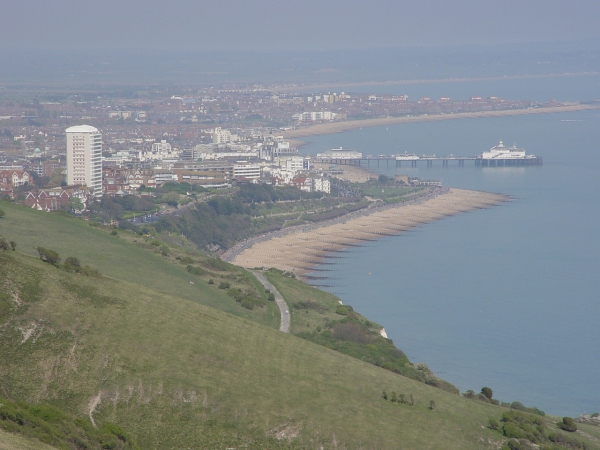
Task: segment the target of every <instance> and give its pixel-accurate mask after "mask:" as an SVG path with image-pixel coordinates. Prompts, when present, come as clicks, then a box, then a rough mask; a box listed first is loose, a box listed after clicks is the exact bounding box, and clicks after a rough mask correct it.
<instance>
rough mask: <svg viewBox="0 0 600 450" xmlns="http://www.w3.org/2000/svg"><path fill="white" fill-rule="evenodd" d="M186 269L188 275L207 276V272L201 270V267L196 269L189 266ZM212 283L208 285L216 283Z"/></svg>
mask: <svg viewBox="0 0 600 450" xmlns="http://www.w3.org/2000/svg"><path fill="white" fill-rule="evenodd" d="M185 269H186V270H187V271H188V273H191V274H192V275H206V271H205V270H203V269H201V268H200V267H194V266H190V265H188V266H187V267H186V268H185ZM211 281H212V280H209V282H208V284H213V283H214V281H213V282H212V283H211ZM220 289H223V288H220Z"/></svg>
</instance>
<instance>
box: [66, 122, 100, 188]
mask: <svg viewBox="0 0 600 450" xmlns="http://www.w3.org/2000/svg"><path fill="white" fill-rule="evenodd" d="M65 133H66V135H67V184H68V185H70V186H73V185H86V186H87V187H88V189H89V190H90V191H91V193H92V195H93V196H94V197H95V198H100V197H102V135H101V134H100V132H99V131H98V129H97V128H94V127H92V126H89V125H78V126H75V127H71V128H67V130H66V131H65Z"/></svg>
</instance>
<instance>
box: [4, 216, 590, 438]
mask: <svg viewBox="0 0 600 450" xmlns="http://www.w3.org/2000/svg"><path fill="white" fill-rule="evenodd" d="M3 209H5V210H6V211H7V215H6V217H5V218H3V219H0V234H2V235H4V236H5V237H7V238H8V239H10V240H15V241H16V242H17V243H18V247H17V252H11V251H5V252H2V251H0V393H1V395H2V396H4V397H6V398H9V399H11V400H23V401H27V402H28V403H31V404H37V403H40V402H48V403H50V404H52V405H54V406H57V407H59V408H61V409H62V410H64V411H67V412H68V413H70V414H73V415H75V416H77V417H81V418H85V419H86V420H90V422H91V421H93V422H94V423H96V424H97V425H98V426H102V425H103V424H105V423H106V422H113V423H117V424H119V425H120V426H121V427H123V428H124V429H125V430H126V431H127V432H128V433H129V434H130V435H131V436H132V437H133V438H134V439H135V441H136V442H137V443H138V445H139V447H140V448H143V449H172V448H175V449H205V448H218V449H224V448H248V449H259V448H270V449H284V448H285V449H296V448H311V449H315V448H323V449H342V448H345V449H390V448H407V449H449V450H453V449H457V450H458V449H461V450H465V449H466V450H469V449H486V448H489V449H498V448H500V447H501V445H502V442H503V441H504V440H505V439H504V438H503V436H502V435H501V434H499V433H498V432H496V431H493V430H491V429H489V428H488V427H487V424H488V420H489V418H492V417H493V418H495V419H496V420H499V419H500V417H501V415H502V413H503V412H504V411H506V409H505V408H502V407H499V406H493V405H490V404H486V403H483V402H479V401H476V400H470V399H465V398H463V397H461V396H458V395H455V394H451V393H449V392H445V391H443V390H440V389H437V388H434V387H431V386H428V385H427V384H425V383H422V382H419V381H415V380H412V379H409V378H406V377H403V376H400V375H397V374H395V373H393V372H390V371H389V370H384V369H382V368H380V367H376V366H374V365H372V364H368V363H367V362H363V361H361V360H359V359H356V358H353V357H350V356H347V355H344V354H341V353H339V352H336V351H333V350H330V349H328V348H325V347H323V346H319V345H316V344H314V343H312V342H309V341H307V340H303V339H300V338H299V337H297V336H294V335H292V334H284V333H281V332H279V331H277V330H276V329H274V328H273V327H272V326H264V325H261V324H260V323H257V321H256V320H248V319H247V318H245V317H244V314H237V315H233V314H228V313H226V312H224V311H223V310H226V308H221V309H215V308H212V307H209V306H207V305H210V304H211V302H216V300H215V299H214V298H213V296H214V297H215V298H220V299H222V300H219V301H223V302H225V301H229V302H231V306H232V307H239V305H237V304H235V302H234V301H233V300H232V299H230V298H229V297H228V296H227V295H226V294H223V292H221V290H219V289H218V288H215V287H214V285H208V284H206V285H205V286H202V289H200V288H198V285H199V284H200V282H197V283H195V285H190V286H191V287H192V288H194V287H195V289H198V290H197V291H194V290H191V291H185V292H188V294H189V292H197V293H202V295H205V296H206V297H207V298H206V300H203V303H205V304H201V303H200V302H199V301H198V300H197V299H196V298H195V296H194V295H189V297H188V298H183V296H176V295H169V294H168V293H165V291H168V289H164V286H161V287H162V290H160V291H159V290H158V289H151V288H152V287H154V286H156V285H160V282H159V281H160V280H162V281H164V282H165V283H169V282H171V284H170V285H169V286H178V284H177V283H173V282H172V280H170V278H172V277H173V278H176V277H178V278H176V279H177V280H185V283H184V284H185V285H186V287H187V285H189V279H186V278H185V277H186V276H188V277H189V273H187V272H186V271H185V266H184V265H183V264H180V265H179V266H178V265H177V264H176V263H174V261H173V259H172V258H173V257H174V255H170V256H169V257H168V258H166V257H163V256H160V255H157V254H155V253H154V252H153V251H152V250H148V249H146V248H145V247H137V246H136V245H135V244H134V243H129V242H126V239H124V237H123V236H111V235H110V234H109V233H108V232H106V231H102V230H96V229H93V228H92V227H89V226H88V225H86V224H84V223H76V221H70V220H65V219H64V218H62V217H58V218H57V217H56V216H54V215H52V214H45V213H36V212H33V211H26V212H23V211H22V210H18V208H17V207H14V206H13V205H9V207H6V208H4V206H3ZM11 216H12V217H11ZM28 220H30V221H31V220H35V221H36V222H35V224H34V225H30V224H29V223H28V222H27V221H28ZM19 224H20V226H21V227H23V228H24V230H17V228H18V225H19ZM27 227H29V229H33V230H34V231H35V232H36V233H37V234H36V236H35V237H31V236H28V232H27V231H26V229H27ZM61 230H65V231H66V234H63V233H61V232H60V231H61ZM69 235H70V236H69ZM51 238H54V239H56V241H52V240H51ZM133 238H134V237H133V236H131V237H130V239H133ZM128 239H129V238H128ZM23 242H29V243H28V244H27V245H23ZM70 243H72V245H74V246H76V247H71V244H70ZM34 245H43V246H47V247H49V248H54V249H56V250H57V251H59V253H61V255H63V256H66V255H75V256H78V257H80V258H81V259H82V262H84V263H86V264H90V265H92V266H93V267H96V268H98V269H99V270H100V271H101V272H102V273H104V274H107V275H109V277H102V278H92V277H86V276H83V275H78V274H75V273H69V272H67V271H65V270H64V269H60V268H57V267H55V266H52V265H50V264H48V263H44V262H42V261H41V260H40V259H39V258H37V255H35V251H31V248H32V247H33V246H34ZM24 246H25V247H27V246H28V249H27V253H28V254H22V253H20V250H23V247H24ZM102 251H104V252H106V254H105V258H106V261H105V262H104V263H102V264H94V260H93V259H92V258H90V257H89V256H88V257H87V258H86V257H85V255H86V252H92V253H93V252H98V253H100V252H102ZM177 251H179V250H177ZM128 252H131V253H132V254H133V255H141V256H143V257H144V258H147V259H148V260H150V261H151V263H148V264H147V265H142V266H141V267H142V268H143V270H147V273H146V276H147V277H149V278H151V277H155V278H156V279H153V280H146V278H145V277H144V276H143V274H142V273H136V272H135V271H133V270H131V271H129V272H126V273H127V274H128V275H127V276H125V275H123V274H122V273H121V272H120V269H119V268H118V266H123V265H126V263H127V262H128V261H131V260H132V259H131V258H132V256H130V255H127V253H128ZM181 254H183V253H181ZM110 255H113V258H123V260H116V261H115V260H113V263H112V266H113V267H112V268H111V263H110ZM128 258H129V259H128ZM162 268H165V270H167V273H166V274H161V273H160V272H161V269H162ZM123 270H126V269H123ZM115 274H116V275H118V276H115ZM170 274H173V275H170ZM244 274H245V272H235V273H234V272H229V273H228V275H227V276H231V275H234V276H235V277H243V276H245V275H244ZM128 277H131V278H130V279H129V278H128ZM269 277H270V279H271V281H272V282H273V284H275V285H276V286H277V287H278V288H279V287H281V289H282V294H284V296H286V297H287V299H288V301H290V302H291V303H292V304H293V303H294V302H299V301H303V300H304V299H308V300H310V301H313V302H315V303H318V304H322V305H323V308H325V309H326V310H323V314H324V315H331V317H335V316H334V315H339V314H337V313H336V312H335V309H333V308H334V307H335V308H337V306H336V302H337V300H336V298H335V297H334V296H331V295H330V294H326V293H323V292H320V291H316V290H314V289H312V288H310V287H308V286H306V285H303V284H300V283H299V282H297V281H295V280H290V279H284V277H273V278H271V275H270V274H269ZM199 278H200V279H201V280H204V278H206V275H202V276H201V277H199ZM195 279H196V280H197V278H195ZM224 279H225V278H224ZM146 281H147V282H146ZM233 281H234V280H233V279H232V282H233ZM201 282H202V283H204V281H201ZM240 282H241V281H240ZM252 283H254V282H252ZM257 288H258V287H257ZM173 290H175V289H173ZM198 295H200V294H198ZM270 303H273V302H270ZM319 310H320V308H319ZM299 311H301V310H299V309H298V308H296V309H294V310H292V321H293V322H298V323H299V324H300V325H298V328H296V331H300V332H301V331H302V330H304V329H311V330H312V329H314V325H313V322H314V323H317V320H318V319H319V318H320V317H321V314H320V313H319V312H318V311H317V310H315V311H317V312H315V314H317V315H315V316H314V317H313V315H312V313H313V311H312V310H311V311H309V314H306V313H305V312H299ZM249 312H250V313H251V312H252V311H249ZM301 314H304V316H303V318H304V319H306V317H305V316H309V318H308V319H307V320H305V323H307V324H308V325H302V324H301V323H302V320H300V317H299V316H301ZM321 320H322V319H321ZM383 391H386V392H387V393H388V394H391V393H392V392H396V393H397V394H400V393H402V394H404V395H405V396H407V397H408V396H410V395H412V396H413V398H414V399H415V404H414V406H409V405H406V404H399V403H392V402H391V401H386V400H384V399H383V398H382V392H383ZM432 400H433V401H434V402H435V409H434V410H431V409H430V408H429V406H430V402H431V401H432ZM546 420H548V422H549V423H550V424H552V423H553V421H555V419H554V418H546ZM589 435H591V437H590V438H587V442H588V445H589V447H588V448H600V447H599V446H598V445H597V444H596V443H595V441H594V434H593V433H592V432H589ZM4 436H5V434H3V433H0V448H2V446H6V447H7V448H9V449H10V450H13V449H14V450H22V449H27V448H31V447H27V445H29V443H28V442H25V443H22V442H17V440H13V442H10V440H9V438H7V440H6V442H9V443H8V444H4V442H3V440H2V439H3V437H4ZM10 438H12V436H11V437H10ZM583 438H584V439H585V437H583ZM9 445H12V447H9ZM37 448H43V447H41V446H38V447H37Z"/></svg>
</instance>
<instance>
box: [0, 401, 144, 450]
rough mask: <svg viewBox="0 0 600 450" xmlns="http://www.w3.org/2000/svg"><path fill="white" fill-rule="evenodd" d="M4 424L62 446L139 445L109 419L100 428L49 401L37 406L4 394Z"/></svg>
mask: <svg viewBox="0 0 600 450" xmlns="http://www.w3.org/2000/svg"><path fill="white" fill-rule="evenodd" d="M0 428H2V429H3V430H5V431H8V432H11V433H18V434H21V435H23V436H27V437H30V438H35V439H38V440H39V441H41V442H44V443H46V444H48V445H52V446H53V447H56V448H58V449H65V450H67V449H68V450H71V449H73V450H75V449H89V450H96V449H97V450H101V449H103V450H104V449H114V450H121V449H122V450H126V449H130V450H134V449H135V450H137V449H139V447H138V446H137V445H136V443H135V441H134V440H133V438H132V437H131V436H129V434H128V433H127V432H126V431H125V430H123V428H121V427H120V426H118V425H116V424H114V423H105V424H104V425H103V426H102V427H100V428H99V429H96V428H94V427H93V426H92V424H91V423H90V422H89V421H87V420H85V419H82V418H75V417H72V416H70V415H68V414H66V413H64V412H63V411H61V410H60V409H58V408H56V407H54V406H52V405H49V404H41V405H37V406H33V405H30V404H28V403H26V402H22V401H20V402H13V401H9V400H6V399H4V398H0Z"/></svg>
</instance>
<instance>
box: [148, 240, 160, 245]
mask: <svg viewBox="0 0 600 450" xmlns="http://www.w3.org/2000/svg"><path fill="white" fill-rule="evenodd" d="M150 245H154V246H155V247H158V246H160V242H159V241H158V240H156V239H153V240H152V242H150Z"/></svg>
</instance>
